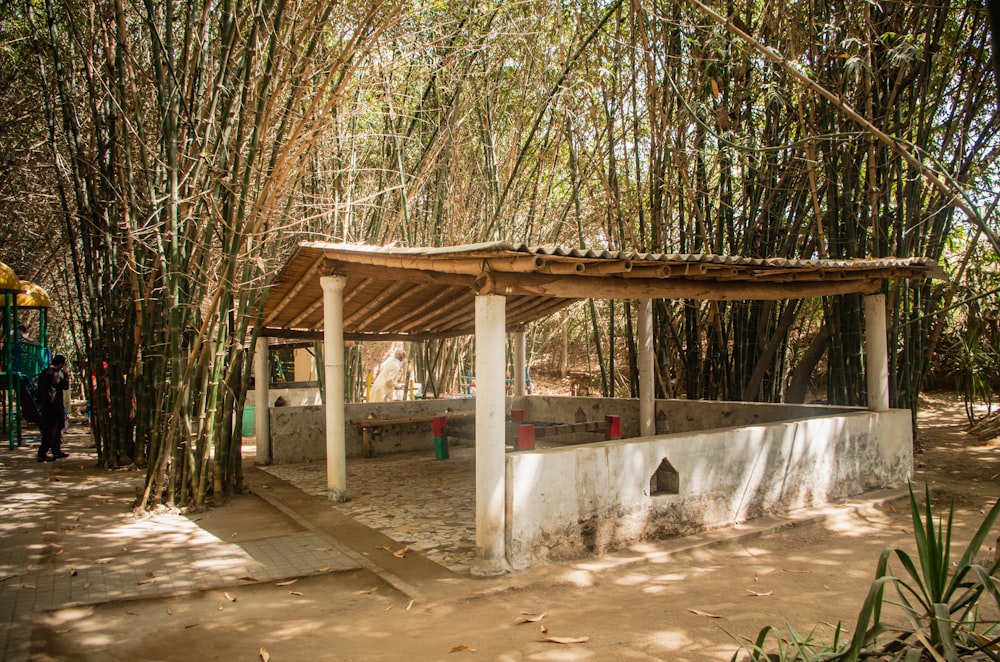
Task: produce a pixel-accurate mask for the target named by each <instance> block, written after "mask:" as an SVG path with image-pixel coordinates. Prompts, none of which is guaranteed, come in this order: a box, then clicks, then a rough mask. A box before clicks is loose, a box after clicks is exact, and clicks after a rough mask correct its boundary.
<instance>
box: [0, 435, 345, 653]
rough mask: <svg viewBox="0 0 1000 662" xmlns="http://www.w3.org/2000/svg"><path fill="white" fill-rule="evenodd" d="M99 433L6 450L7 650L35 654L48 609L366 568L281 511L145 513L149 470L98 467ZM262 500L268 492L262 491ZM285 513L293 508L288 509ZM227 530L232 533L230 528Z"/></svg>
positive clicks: (3, 639) (0, 534) (1, 545)
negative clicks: (229, 521) (238, 526)
mask: <svg viewBox="0 0 1000 662" xmlns="http://www.w3.org/2000/svg"><path fill="white" fill-rule="evenodd" d="M89 445H90V438H89V436H88V435H87V432H86V430H85V429H83V428H74V429H73V430H72V434H70V435H68V437H67V440H66V443H65V444H64V450H68V451H70V453H71V455H70V457H69V458H67V459H64V460H58V461H57V462H54V463H38V462H36V460H35V449H36V446H35V444H33V443H28V444H25V445H24V446H22V447H21V448H18V449H16V450H14V451H8V450H4V451H3V452H2V453H0V511H2V513H3V516H2V518H0V659H3V660H8V661H10V662H14V661H17V660H27V659H29V653H30V651H29V646H30V635H31V621H32V618H33V615H34V614H36V613H37V612H41V611H49V610H53V609H58V608H63V607H70V606H79V605H92V604H100V603H106V602H113V601H126V600H133V599H143V598H162V597H167V596H170V595H176V594H181V593H190V592H196V591H205V590H209V589H219V588H225V587H234V586H239V585H244V584H250V583H256V582H270V581H278V580H282V579H287V578H292V577H302V576H308V575H315V574H322V573H328V572H339V571H345V570H351V569H356V568H359V567H361V566H362V565H363V563H364V561H363V560H362V559H359V558H358V555H357V554H355V553H353V552H352V551H351V550H349V549H347V548H345V547H344V546H343V545H341V544H340V543H338V542H337V541H336V540H334V539H333V538H331V537H330V536H328V535H325V534H323V533H322V532H319V531H315V530H301V531H296V532H292V533H289V525H288V523H287V522H274V523H273V525H271V526H269V524H268V519H269V518H270V519H272V520H273V519H274V518H276V517H281V516H280V514H277V513H275V512H267V513H262V512H259V508H258V511H257V512H256V513H254V520H255V523H254V525H253V526H252V527H251V526H249V525H248V526H247V527H246V529H247V530H246V531H234V532H232V533H224V532H212V531H211V524H212V523H211V521H210V520H211V511H208V512H207V513H205V514H203V515H200V516H199V515H195V516H193V517H190V518H189V517H185V516H183V515H178V514H174V513H169V512H161V513H155V514H152V515H150V516H148V517H136V516H133V515H132V514H131V513H130V510H129V506H130V504H131V503H132V502H133V501H134V499H135V495H136V490H137V489H138V488H139V487H140V486H141V484H142V477H143V476H142V473H141V472H135V471H133V472H110V473H107V474H105V475H103V476H99V477H95V476H94V471H93V470H92V467H93V451H92V450H90V448H89ZM258 504H259V502H258ZM282 519H283V518H282ZM222 536H224V537H222Z"/></svg>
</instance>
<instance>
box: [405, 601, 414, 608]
mask: <svg viewBox="0 0 1000 662" xmlns="http://www.w3.org/2000/svg"><path fill="white" fill-rule="evenodd" d="M412 606H413V600H410V604H408V605H406V611H410V607H412Z"/></svg>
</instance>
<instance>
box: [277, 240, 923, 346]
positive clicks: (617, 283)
mask: <svg viewBox="0 0 1000 662" xmlns="http://www.w3.org/2000/svg"><path fill="white" fill-rule="evenodd" d="M330 274H336V275H340V276H344V277H345V278H346V279H347V283H346V286H345V288H344V337H345V338H346V339H352V340H427V339H431V338H448V337H454V336H461V335H471V334H474V333H475V298H476V295H477V294H499V295H503V296H505V297H507V328H508V330H513V329H516V328H517V327H519V326H522V325H524V324H527V323H528V322H532V321H534V320H538V319H542V318H544V317H547V316H549V315H551V314H553V313H555V312H558V311H559V310H561V309H562V308H565V307H566V306H569V305H571V304H572V303H574V302H576V301H579V300H580V299H584V298H594V299H646V298H653V299H703V300H726V301H732V300H746V299H770V300H780V299H801V298H807V297H817V296H827V295H834V294H846V293H851V292H858V293H863V294H873V293H875V292H877V291H878V290H879V289H880V287H881V285H882V281H884V280H885V279H887V278H927V277H932V278H941V277H943V273H942V272H941V270H940V269H939V268H938V267H937V265H936V264H935V263H934V262H933V261H931V260H928V259H926V258H877V259H857V260H787V259H781V258H742V257H731V256H719V255H681V254H659V253H635V252H625V251H602V250H596V251H595V250H585V249H563V248H551V247H532V246H527V245H525V244H512V243H508V242H494V243H484V244H470V245H464V246H448V247H442V248H395V247H383V246H364V245H356V244H335V243H325V242H303V243H301V244H299V245H298V247H297V248H296V249H295V251H294V253H292V255H291V256H290V257H289V258H288V260H287V262H286V263H285V265H284V267H283V268H282V269H281V271H280V273H279V274H278V276H277V277H276V278H275V280H274V282H273V283H272V285H271V287H270V290H269V292H268V298H267V305H266V307H265V309H264V314H263V330H262V335H267V336H274V337H284V338H312V337H316V338H318V337H320V334H321V332H322V329H323V290H322V287H321V286H320V278H321V277H322V276H324V275H330Z"/></svg>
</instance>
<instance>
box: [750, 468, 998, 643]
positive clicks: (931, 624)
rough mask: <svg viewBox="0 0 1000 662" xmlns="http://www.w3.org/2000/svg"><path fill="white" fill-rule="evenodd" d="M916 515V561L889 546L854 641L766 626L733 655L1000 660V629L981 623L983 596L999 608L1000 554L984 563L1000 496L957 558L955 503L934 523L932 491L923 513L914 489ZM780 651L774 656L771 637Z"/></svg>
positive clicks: (912, 502)
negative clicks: (897, 617) (896, 617)
mask: <svg viewBox="0 0 1000 662" xmlns="http://www.w3.org/2000/svg"><path fill="white" fill-rule="evenodd" d="M910 514H911V517H912V519H913V535H914V541H915V543H916V558H915V559H914V557H912V556H911V555H910V554H909V553H908V552H906V551H905V550H903V549H900V548H887V549H886V550H885V551H883V552H882V554H881V556H880V557H879V561H878V565H877V567H876V570H875V580H874V581H873V582H872V584H871V586H870V588H869V590H868V596H867V597H866V599H865V601H864V604H863V605H862V608H861V612H860V614H859V615H858V620H857V624H856V627H855V629H854V636H853V637H852V638H851V639H850V641H848V642H845V644H844V645H843V646H841V644H840V634H841V630H840V627H839V626H838V628H837V633H836V635H835V637H834V641H833V643H832V644H831V645H829V646H825V645H823V644H821V643H819V642H816V641H815V640H814V639H813V638H812V637H811V636H810V637H806V638H803V637H801V636H799V635H798V634H797V633H796V632H795V631H794V630H793V629H792V628H791V627H790V626H788V625H786V629H787V631H788V635H787V637H784V638H783V637H782V635H781V633H780V631H779V630H777V629H776V628H774V627H773V626H767V627H765V628H764V629H762V630H761V631H760V633H759V634H758V636H757V640H756V642H755V643H754V645H753V646H752V647H745V648H744V649H742V650H741V651H737V654H736V655H734V656H733V658H732V659H733V660H734V661H735V660H736V659H738V656H739V655H741V654H742V655H743V656H744V657H745V658H746V659H749V660H753V661H755V662H756V661H759V660H779V661H788V662H804V661H806V660H809V661H819V660H824V661H826V660H829V661H834V660H835V661H837V662H845V661H850V662H855V661H856V660H861V659H874V660H900V661H902V660H905V661H907V662H918V661H920V660H935V661H944V660H946V661H948V662H952V661H957V660H994V661H1000V625H998V623H997V622H996V621H988V620H983V619H981V618H980V614H979V608H980V601H981V599H982V598H983V597H984V596H986V597H987V598H988V599H990V600H991V601H992V604H993V607H994V609H995V610H996V611H1000V590H998V583H1000V579H998V577H997V575H998V570H1000V554H997V555H995V558H994V559H993V560H992V561H990V562H988V564H987V565H986V566H983V565H981V564H980V563H977V558H978V556H979V554H980V550H981V549H982V546H983V543H984V542H985V541H986V538H987V536H988V535H989V534H990V531H991V530H992V528H993V525H994V524H995V523H996V520H997V517H998V516H1000V499H998V500H997V502H996V503H995V504H994V505H993V507H992V508H991V509H990V510H989V512H987V513H986V516H985V518H984V519H983V521H982V523H981V524H980V525H979V528H978V529H977V530H976V532H975V534H974V535H973V536H972V539H971V540H970V541H969V543H968V545H967V546H966V548H965V551H964V552H963V553H962V555H961V557H960V558H959V559H958V560H957V561H954V562H953V561H952V558H953V557H952V554H951V543H952V532H953V526H954V515H955V505H954V502H952V504H951V506H950V507H949V509H948V516H947V520H945V519H944V518H943V517H940V518H937V519H935V517H934V511H933V508H932V507H931V498H930V490H929V489H927V488H925V498H924V507H923V508H921V507H920V505H919V504H918V503H917V499H916V497H915V496H914V494H913V488H912V486H911V488H910ZM893 557H895V558H896V559H897V561H898V562H899V563H900V565H902V567H903V569H904V571H905V572H904V573H903V575H902V576H896V575H894V574H893V573H892V572H891V569H890V563H889V562H890V560H891V559H892V558H893ZM887 587H894V588H895V596H896V599H890V598H887V597H886V595H885V589H886V588H887ZM887 604H888V605H893V606H896V607H898V608H899V609H900V610H901V611H902V615H903V617H904V618H905V623H904V624H896V623H891V622H888V621H887V620H884V619H883V608H884V607H885V606H886V605H887ZM772 637H773V638H774V639H775V640H776V642H777V644H776V645H777V651H775V652H767V648H766V646H767V644H768V641H769V640H770V639H771V638H772Z"/></svg>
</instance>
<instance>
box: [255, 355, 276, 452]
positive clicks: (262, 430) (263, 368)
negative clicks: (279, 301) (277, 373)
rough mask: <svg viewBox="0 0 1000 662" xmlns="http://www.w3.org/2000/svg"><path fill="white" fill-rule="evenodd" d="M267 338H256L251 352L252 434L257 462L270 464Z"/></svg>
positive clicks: (269, 399) (269, 377)
mask: <svg viewBox="0 0 1000 662" xmlns="http://www.w3.org/2000/svg"><path fill="white" fill-rule="evenodd" d="M268 357H269V350H268V343H267V338H265V337H263V336H261V337H259V338H257V346H256V348H255V349H254V353H253V382H254V384H253V394H254V404H253V406H254V410H253V413H254V421H253V427H254V436H255V437H257V460H256V462H257V464H271V461H272V457H271V415H270V414H271V410H270V404H271V393H270V381H271V370H270V368H271V366H270V361H269V360H268Z"/></svg>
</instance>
